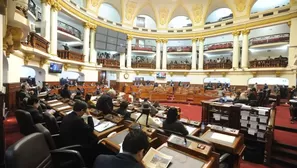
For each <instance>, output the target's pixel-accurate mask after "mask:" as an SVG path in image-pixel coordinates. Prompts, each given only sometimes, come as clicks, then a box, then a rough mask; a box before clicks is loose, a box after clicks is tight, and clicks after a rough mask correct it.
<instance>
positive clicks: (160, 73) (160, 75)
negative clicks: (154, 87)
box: [157, 72, 166, 78]
mask: <svg viewBox="0 0 297 168" xmlns="http://www.w3.org/2000/svg"><path fill="white" fill-rule="evenodd" d="M157 78H166V72H158V73H157Z"/></svg>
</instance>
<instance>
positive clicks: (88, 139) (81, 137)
mask: <svg viewBox="0 0 297 168" xmlns="http://www.w3.org/2000/svg"><path fill="white" fill-rule="evenodd" d="M87 108H88V105H87V103H85V102H83V101H79V100H78V101H76V103H75V104H74V106H73V112H72V113H70V114H68V115H67V116H65V117H64V119H63V121H62V124H61V126H60V136H61V141H62V144H63V145H64V146H69V145H81V146H82V148H83V150H82V152H81V153H82V156H83V158H84V160H85V162H86V163H87V165H88V167H91V166H92V163H94V159H95V158H96V157H97V156H98V155H99V154H100V153H107V152H108V150H107V149H106V148H104V146H103V145H99V144H97V142H98V140H99V139H98V138H97V137H96V136H95V134H94V133H93V131H94V123H93V119H92V116H91V114H90V112H89V111H88V110H87ZM84 114H86V115H87V116H88V119H87V120H88V123H87V124H86V123H85V122H84V120H83V118H81V117H82V116H83V115H84Z"/></svg>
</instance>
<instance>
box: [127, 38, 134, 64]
mask: <svg viewBox="0 0 297 168" xmlns="http://www.w3.org/2000/svg"><path fill="white" fill-rule="evenodd" d="M132 39H133V36H131V35H128V36H127V68H131V62H132Z"/></svg>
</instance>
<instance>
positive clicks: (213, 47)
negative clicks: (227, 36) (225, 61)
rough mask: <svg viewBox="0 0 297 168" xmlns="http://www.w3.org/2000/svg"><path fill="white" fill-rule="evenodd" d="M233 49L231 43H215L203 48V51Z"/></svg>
mask: <svg viewBox="0 0 297 168" xmlns="http://www.w3.org/2000/svg"><path fill="white" fill-rule="evenodd" d="M227 48H233V42H232V41H229V42H224V43H215V44H208V45H205V46H204V50H205V51H210V50H219V49H227Z"/></svg>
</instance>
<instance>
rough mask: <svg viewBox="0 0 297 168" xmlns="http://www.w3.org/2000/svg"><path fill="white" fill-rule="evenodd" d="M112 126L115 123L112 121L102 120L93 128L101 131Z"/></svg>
mask: <svg viewBox="0 0 297 168" xmlns="http://www.w3.org/2000/svg"><path fill="white" fill-rule="evenodd" d="M114 126H116V124H115V123H112V122H110V121H103V122H102V123H100V124H99V125H98V126H96V127H95V130H96V131H98V132H103V131H105V130H107V129H109V128H111V127H114Z"/></svg>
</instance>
